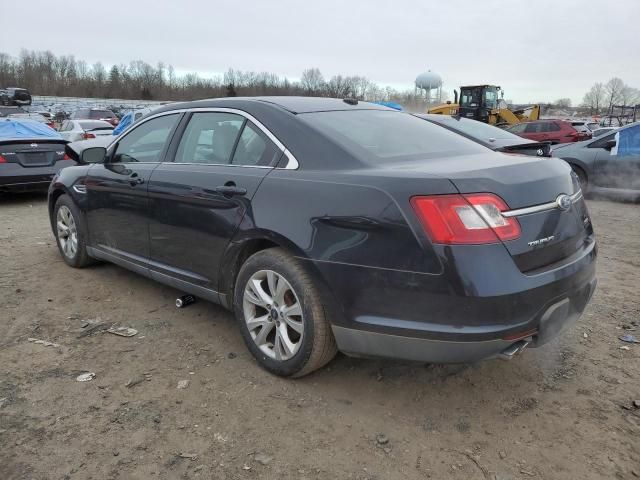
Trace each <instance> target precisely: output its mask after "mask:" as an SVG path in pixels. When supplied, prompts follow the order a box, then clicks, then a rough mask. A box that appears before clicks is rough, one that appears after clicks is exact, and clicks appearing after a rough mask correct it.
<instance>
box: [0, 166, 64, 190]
mask: <svg viewBox="0 0 640 480" xmlns="http://www.w3.org/2000/svg"><path fill="white" fill-rule="evenodd" d="M71 165H75V162H69V161H63V162H56V164H55V165H52V166H48V167H23V166H21V165H19V164H13V163H6V164H2V166H1V168H0V191H12V192H13V191H31V190H43V191H46V190H47V188H48V187H49V184H50V183H51V179H53V177H54V176H55V175H56V173H58V172H59V171H60V170H61V169H62V168H63V167H67V166H71Z"/></svg>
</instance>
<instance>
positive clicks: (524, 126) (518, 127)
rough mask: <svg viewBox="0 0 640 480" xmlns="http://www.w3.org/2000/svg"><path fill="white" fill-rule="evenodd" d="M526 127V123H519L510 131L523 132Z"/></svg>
mask: <svg viewBox="0 0 640 480" xmlns="http://www.w3.org/2000/svg"><path fill="white" fill-rule="evenodd" d="M525 128H527V125H526V124H525V123H521V124H519V125H514V126H513V127H511V128H510V129H509V131H510V132H511V133H523V132H524V129H525Z"/></svg>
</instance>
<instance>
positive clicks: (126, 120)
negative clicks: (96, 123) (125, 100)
mask: <svg viewBox="0 0 640 480" xmlns="http://www.w3.org/2000/svg"><path fill="white" fill-rule="evenodd" d="M132 123H133V112H129V113H127V114H126V115H125V116H124V117H122V118H121V119H120V123H118V125H117V126H116V128H114V129H113V132H112V133H113V134H114V135H120V134H121V133H122V132H124V131H125V130H126V129H127V127H129V125H131V124H132Z"/></svg>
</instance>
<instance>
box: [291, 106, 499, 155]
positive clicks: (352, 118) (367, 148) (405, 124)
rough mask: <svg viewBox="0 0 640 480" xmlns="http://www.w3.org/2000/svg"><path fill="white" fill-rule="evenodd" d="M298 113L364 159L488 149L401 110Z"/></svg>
mask: <svg viewBox="0 0 640 480" xmlns="http://www.w3.org/2000/svg"><path fill="white" fill-rule="evenodd" d="M298 117H299V118H301V120H303V121H304V122H305V123H307V124H308V125H309V126H311V127H312V128H314V129H315V130H317V131H319V132H320V133H321V134H323V135H324V136H326V137H328V138H329V139H330V140H332V141H333V142H335V143H336V144H338V145H340V146H341V147H342V148H344V149H345V150H347V151H348V152H350V153H351V154H352V155H354V156H355V157H356V158H359V159H361V160H363V161H384V160H390V159H392V160H398V161H402V160H413V159H416V160H417V159H420V160H426V159H429V158H439V157H443V156H448V155H464V154H476V153H485V152H486V151H487V149H486V147H483V146H481V145H479V144H478V143H476V142H474V141H473V140H469V139H468V138H464V137H463V136H461V135H459V134H457V133H454V132H452V131H450V130H447V129H446V128H442V127H439V126H437V125H434V124H432V123H430V122H425V121H424V120H422V119H421V118H418V117H414V116H413V115H410V114H407V113H403V112H398V111H390V110H338V111H328V112H313V113H304V114H298Z"/></svg>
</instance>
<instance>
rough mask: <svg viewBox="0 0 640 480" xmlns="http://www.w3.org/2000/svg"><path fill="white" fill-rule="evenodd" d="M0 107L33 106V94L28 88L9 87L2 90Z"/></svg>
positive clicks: (0, 91)
mask: <svg viewBox="0 0 640 480" xmlns="http://www.w3.org/2000/svg"><path fill="white" fill-rule="evenodd" d="M0 105H7V106H10V105H15V106H17V107H22V106H27V105H31V94H30V93H29V90H27V89H26V88H17V87H9V88H3V89H0Z"/></svg>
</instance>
